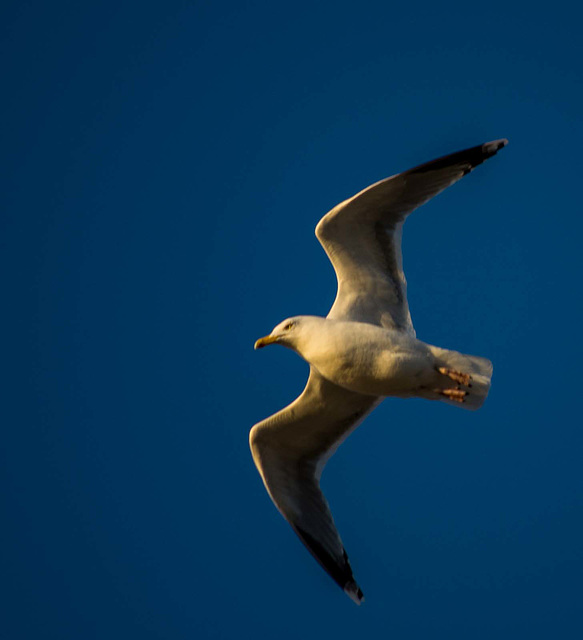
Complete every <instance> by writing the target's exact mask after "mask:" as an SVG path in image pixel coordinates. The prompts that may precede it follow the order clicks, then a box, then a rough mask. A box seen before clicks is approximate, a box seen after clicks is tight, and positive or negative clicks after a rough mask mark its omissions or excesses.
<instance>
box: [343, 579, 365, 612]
mask: <svg viewBox="0 0 583 640" xmlns="http://www.w3.org/2000/svg"><path fill="white" fill-rule="evenodd" d="M344 593H345V594H346V595H347V596H348V597H349V598H350V599H351V600H352V602H354V603H355V604H357V605H359V606H360V605H361V604H362V603H363V602H364V594H363V593H362V589H361V588H360V587H359V586H358V585H357V584H356V582H354V580H351V581H350V582H347V583H346V584H345V585H344Z"/></svg>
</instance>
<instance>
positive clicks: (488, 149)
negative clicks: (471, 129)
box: [482, 138, 508, 159]
mask: <svg viewBox="0 0 583 640" xmlns="http://www.w3.org/2000/svg"><path fill="white" fill-rule="evenodd" d="M507 144H508V140H507V139H506V138H500V140H492V142H486V143H485V144H483V145H482V150H483V152H484V156H485V157H484V159H486V158H491V157H492V156H494V155H496V154H497V153H498V151H500V149H503V148H504V147H505V146H506V145H507Z"/></svg>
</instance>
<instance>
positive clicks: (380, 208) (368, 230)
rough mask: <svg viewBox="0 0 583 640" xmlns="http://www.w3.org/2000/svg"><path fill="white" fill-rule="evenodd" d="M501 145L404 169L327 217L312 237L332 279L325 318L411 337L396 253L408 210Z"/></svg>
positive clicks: (499, 142) (496, 143) (503, 142)
mask: <svg viewBox="0 0 583 640" xmlns="http://www.w3.org/2000/svg"><path fill="white" fill-rule="evenodd" d="M507 143H508V141H507V140H495V141H493V142H487V143H486V144H482V145H480V146H477V147H472V148H471V149H466V150H465V151H459V152H458V153H453V154H451V155H448V156H444V157H443V158H439V159H437V160H433V161H432V162H428V163H426V164H422V165H420V166H418V167H415V168H414V169H409V171H405V172H404V173H399V174H398V175H395V176H392V177H391V178H386V179H385V180H381V181H380V182H377V183H376V184H373V185H371V186H370V187H368V188H367V189H365V190H364V191H361V192H360V193H357V194H356V195H355V196H353V197H352V198H349V199H348V200H345V201H344V202H341V203H340V204H339V205H337V206H336V207H334V209H332V210H331V211H330V212H329V213H327V214H326V215H325V216H324V217H323V218H322V219H321V220H320V222H319V223H318V226H317V227H316V236H317V238H318V240H319V241H320V243H321V244H322V246H323V247H324V250H325V251H326V254H327V255H328V258H330V261H331V262H332V265H333V267H334V270H335V271H336V277H337V279H338V293H337V295H336V300H335V301H334V305H333V306H332V309H331V310H330V313H329V314H328V317H329V318H337V319H343V320H358V321H361V322H369V323H372V324H378V325H380V326H383V327H387V328H397V329H402V330H404V331H407V332H409V333H411V334H412V335H415V331H414V329H413V325H412V323H411V315H410V314H409V306H408V304H407V282H406V280H405V275H404V273H403V260H402V255H401V232H402V226H403V222H404V221H405V218H406V217H407V215H408V214H409V213H411V211H413V210H414V209H416V208H417V207H419V206H421V205H422V204H424V203H425V202H427V201H428V200H429V199H431V198H433V197H434V196H436V195H437V194H438V193H440V192H441V191H443V190H444V189H445V188H447V187H449V186H450V185H452V184H453V183H454V182H457V181H458V180H459V179H460V178H462V177H463V176H464V175H466V173H469V172H470V171H471V170H472V169H473V168H474V167H475V166H477V165H479V164H481V163H482V162H483V161H484V160H486V159H488V158H490V157H491V156H493V155H495V154H496V152H497V151H498V150H499V149H501V148H502V147H504V146H505V145H506V144H507Z"/></svg>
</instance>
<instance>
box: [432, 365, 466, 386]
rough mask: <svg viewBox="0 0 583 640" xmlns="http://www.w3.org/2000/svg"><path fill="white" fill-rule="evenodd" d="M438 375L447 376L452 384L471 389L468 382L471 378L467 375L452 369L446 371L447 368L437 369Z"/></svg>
mask: <svg viewBox="0 0 583 640" xmlns="http://www.w3.org/2000/svg"><path fill="white" fill-rule="evenodd" d="M437 370H438V371H439V373H441V374H443V375H444V376H447V377H448V378H450V379H451V380H453V381H454V382H457V383H458V384H463V385H464V387H471V386H472V385H471V383H470V380H471V379H472V376H471V375H470V374H469V373H462V372H461V371H454V370H453V369H448V368H447V367H438V369H437Z"/></svg>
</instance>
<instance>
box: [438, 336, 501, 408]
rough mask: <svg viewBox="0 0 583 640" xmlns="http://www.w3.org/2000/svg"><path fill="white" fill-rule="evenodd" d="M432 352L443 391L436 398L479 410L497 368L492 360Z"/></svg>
mask: <svg viewBox="0 0 583 640" xmlns="http://www.w3.org/2000/svg"><path fill="white" fill-rule="evenodd" d="M431 351H432V353H433V355H434V356H435V360H436V363H437V370H438V374H439V376H440V377H439V381H440V384H439V387H440V389H442V391H441V392H438V393H435V397H433V398H432V399H434V400H441V401H442V402H447V403H448V404H453V405H454V406H458V407H461V408H462V409H469V410H470V411H475V410H476V409H479V408H480V407H481V406H482V405H483V404H484V400H485V399H486V397H487V396H488V391H489V390H490V381H491V379H492V369H493V367H492V363H491V362H490V360H488V359H487V358H481V357H480V356H469V355H466V354H464V353H459V352H458V351H450V350H448V349H442V348H440V347H433V346H432V347H431ZM448 390H449V391H448ZM452 391H453V393H452ZM444 392H445V393H444ZM456 392H457V393H456ZM459 392H463V394H462V393H459Z"/></svg>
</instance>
